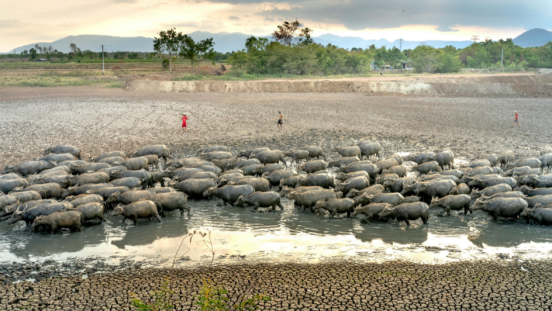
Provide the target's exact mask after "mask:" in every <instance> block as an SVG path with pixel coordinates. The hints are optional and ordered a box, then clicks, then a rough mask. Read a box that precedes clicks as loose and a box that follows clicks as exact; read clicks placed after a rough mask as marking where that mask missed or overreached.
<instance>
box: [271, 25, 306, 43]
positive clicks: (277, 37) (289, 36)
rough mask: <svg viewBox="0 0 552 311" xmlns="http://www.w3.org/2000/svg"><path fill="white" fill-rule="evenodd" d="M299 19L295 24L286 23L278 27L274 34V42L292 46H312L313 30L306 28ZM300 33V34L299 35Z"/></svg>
mask: <svg viewBox="0 0 552 311" xmlns="http://www.w3.org/2000/svg"><path fill="white" fill-rule="evenodd" d="M303 27H304V25H303V24H301V23H300V22H299V21H298V20H297V19H296V20H295V21H293V22H288V21H285V22H284V23H283V24H282V25H278V26H277V27H276V28H277V29H276V30H275V31H274V32H273V33H272V39H274V41H276V42H278V43H280V44H283V45H287V46H291V45H292V44H295V43H303V44H311V43H313V41H312V39H311V34H312V29H310V28H308V27H304V28H303ZM298 31H299V33H297V32H298Z"/></svg>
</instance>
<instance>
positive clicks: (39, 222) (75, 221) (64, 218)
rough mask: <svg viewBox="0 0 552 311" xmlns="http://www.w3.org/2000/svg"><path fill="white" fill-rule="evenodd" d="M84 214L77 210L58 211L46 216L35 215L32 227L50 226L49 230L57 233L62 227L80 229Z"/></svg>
mask: <svg viewBox="0 0 552 311" xmlns="http://www.w3.org/2000/svg"><path fill="white" fill-rule="evenodd" d="M83 224H84V216H83V215H82V213H81V212H79V211H59V212H54V213H51V214H50V215H46V216H37V217H36V218H35V219H34V221H33V228H34V230H35V231H38V228H40V227H42V228H44V227H47V228H50V232H52V233H57V232H59V231H60V230H61V229H63V228H69V229H71V230H73V229H76V230H78V231H82V225H83Z"/></svg>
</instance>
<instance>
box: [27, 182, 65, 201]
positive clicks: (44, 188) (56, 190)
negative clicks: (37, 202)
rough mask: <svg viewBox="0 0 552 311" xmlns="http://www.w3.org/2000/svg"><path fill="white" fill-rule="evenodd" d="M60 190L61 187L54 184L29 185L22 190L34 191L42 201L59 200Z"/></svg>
mask: <svg viewBox="0 0 552 311" xmlns="http://www.w3.org/2000/svg"><path fill="white" fill-rule="evenodd" d="M61 190H62V189H61V186H60V185H59V184H55V183H49V184H39V185H31V186H29V187H27V188H25V189H24V191H36V192H38V193H40V196H42V198H44V199H50V198H59V197H60V196H61Z"/></svg>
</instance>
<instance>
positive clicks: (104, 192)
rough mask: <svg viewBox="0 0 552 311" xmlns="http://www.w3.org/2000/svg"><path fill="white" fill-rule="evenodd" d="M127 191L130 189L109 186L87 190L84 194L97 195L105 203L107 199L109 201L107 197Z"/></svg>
mask: <svg viewBox="0 0 552 311" xmlns="http://www.w3.org/2000/svg"><path fill="white" fill-rule="evenodd" d="M127 191H130V189H129V188H128V187H113V186H109V187H103V188H96V189H91V190H88V191H86V194H97V195H99V196H101V197H102V198H103V199H104V201H106V200H107V199H109V197H110V196H111V195H113V194H115V193H125V192H127ZM67 198H69V197H67ZM67 198H66V199H67ZM110 206H111V205H110Z"/></svg>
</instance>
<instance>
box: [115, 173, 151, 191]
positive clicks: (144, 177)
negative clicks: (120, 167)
mask: <svg viewBox="0 0 552 311" xmlns="http://www.w3.org/2000/svg"><path fill="white" fill-rule="evenodd" d="M127 177H136V178H138V179H140V180H141V181H142V189H145V188H147V187H153V186H154V185H153V177H152V176H151V173H150V172H148V171H144V170H139V171H130V170H128V171H122V172H118V173H116V174H115V178H114V179H121V178H127Z"/></svg>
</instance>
